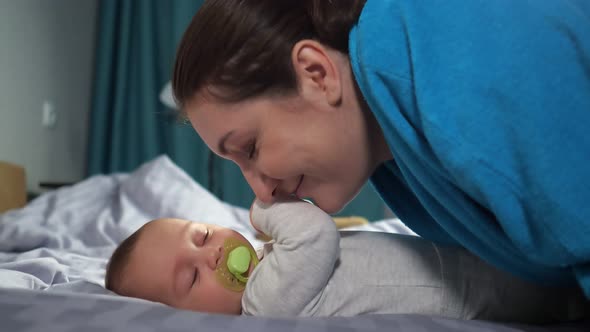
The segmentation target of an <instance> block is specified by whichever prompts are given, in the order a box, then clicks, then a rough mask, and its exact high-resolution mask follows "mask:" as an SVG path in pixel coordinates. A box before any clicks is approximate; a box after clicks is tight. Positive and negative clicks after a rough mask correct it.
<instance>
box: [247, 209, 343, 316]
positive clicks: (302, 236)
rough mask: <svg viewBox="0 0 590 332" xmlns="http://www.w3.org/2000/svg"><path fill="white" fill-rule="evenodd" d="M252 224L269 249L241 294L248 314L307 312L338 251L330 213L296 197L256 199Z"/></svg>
mask: <svg viewBox="0 0 590 332" xmlns="http://www.w3.org/2000/svg"><path fill="white" fill-rule="evenodd" d="M251 218H252V224H253V226H254V227H256V228H257V229H258V230H259V231H261V232H263V233H265V234H267V235H269V236H271V237H272V238H273V239H274V240H275V243H274V244H273V247H272V251H271V252H270V253H269V254H268V255H267V256H265V257H264V258H263V259H262V261H261V262H260V264H259V265H258V266H257V267H256V269H254V271H253V273H252V276H251V277H250V280H249V281H248V284H247V285H246V290H245V292H244V296H243V298H242V310H243V313H244V314H246V315H262V316H269V315H272V316H309V315H312V314H313V312H314V308H315V306H316V304H317V303H318V301H319V300H320V298H321V293H322V290H323V289H324V288H325V287H326V285H327V283H328V280H329V278H330V275H331V274H332V271H333V269H334V264H335V263H336V261H337V259H338V256H339V253H340V247H339V242H340V234H339V232H338V229H337V228H336V225H335V223H334V221H333V220H332V218H331V217H330V216H329V215H328V214H326V213H325V212H323V211H322V210H321V209H319V208H318V207H316V206H314V205H312V204H310V203H307V202H304V201H300V200H291V201H287V202H277V203H274V204H272V205H265V204H263V203H261V202H260V201H258V200H257V201H255V202H254V204H253V206H252V211H251Z"/></svg>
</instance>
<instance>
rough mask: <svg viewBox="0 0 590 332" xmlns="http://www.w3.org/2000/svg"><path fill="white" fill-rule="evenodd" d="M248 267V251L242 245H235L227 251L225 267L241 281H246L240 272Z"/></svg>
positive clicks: (246, 278)
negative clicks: (234, 247) (235, 246)
mask: <svg viewBox="0 0 590 332" xmlns="http://www.w3.org/2000/svg"><path fill="white" fill-rule="evenodd" d="M249 267H250V251H248V248H246V247H244V246H240V247H237V248H236V249H234V250H232V251H231V252H230V253H229V257H228V259H227V268H228V269H229V272H231V274H233V275H234V277H236V278H238V280H239V281H241V282H246V281H248V277H244V276H243V275H242V274H243V273H244V272H246V271H248V268H249Z"/></svg>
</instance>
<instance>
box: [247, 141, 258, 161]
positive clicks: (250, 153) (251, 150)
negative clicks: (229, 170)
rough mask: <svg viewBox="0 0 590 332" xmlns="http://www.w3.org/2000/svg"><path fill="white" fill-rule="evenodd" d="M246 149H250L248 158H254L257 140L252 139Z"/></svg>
mask: <svg viewBox="0 0 590 332" xmlns="http://www.w3.org/2000/svg"><path fill="white" fill-rule="evenodd" d="M246 151H248V160H252V159H253V158H254V156H255V155H256V141H252V142H251V143H250V144H248V148H247V149H246Z"/></svg>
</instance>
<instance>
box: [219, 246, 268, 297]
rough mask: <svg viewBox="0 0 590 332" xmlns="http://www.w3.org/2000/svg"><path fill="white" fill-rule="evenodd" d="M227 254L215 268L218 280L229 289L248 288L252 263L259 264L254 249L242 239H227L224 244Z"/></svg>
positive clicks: (238, 290)
mask: <svg viewBox="0 0 590 332" xmlns="http://www.w3.org/2000/svg"><path fill="white" fill-rule="evenodd" d="M223 249H224V251H223V252H224V253H226V254H225V255H223V260H222V262H221V264H219V266H218V267H217V269H215V274H216V277H217V280H218V281H219V282H220V283H221V285H222V286H223V287H225V288H227V289H229V290H232V291H236V292H240V291H243V290H244V289H245V288H246V282H247V281H248V277H247V276H245V275H244V274H245V273H247V272H248V270H249V268H250V264H253V265H254V267H255V266H256V265H258V257H257V256H256V253H255V252H254V250H253V249H251V248H248V247H247V246H245V245H244V243H243V242H242V241H239V240H236V239H227V240H225V243H224V244H223Z"/></svg>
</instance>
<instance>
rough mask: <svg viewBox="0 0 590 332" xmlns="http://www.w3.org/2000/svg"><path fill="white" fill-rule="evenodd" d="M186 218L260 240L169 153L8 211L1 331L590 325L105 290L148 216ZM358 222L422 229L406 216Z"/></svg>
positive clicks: (0, 275)
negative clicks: (255, 310)
mask: <svg viewBox="0 0 590 332" xmlns="http://www.w3.org/2000/svg"><path fill="white" fill-rule="evenodd" d="M162 216H166V217H178V218H186V219H191V220H198V221H202V222H207V223H216V224H220V225H222V226H226V227H231V228H234V229H236V230H237V231H239V232H241V233H242V234H244V235H245V237H246V238H247V239H248V240H250V241H251V242H252V243H253V244H257V245H261V244H262V243H263V242H262V240H260V239H259V238H258V237H257V236H256V234H255V233H254V231H253V229H252V228H251V227H250V225H249V222H248V211H247V210H245V209H243V208H240V207H236V206H232V205H229V204H226V203H224V202H222V201H220V200H218V199H217V198H216V197H215V196H213V195H212V194H211V193H209V192H208V191H207V190H206V189H204V188H203V187H201V186H200V185H199V184H198V183H196V182H194V181H193V180H192V179H191V178H190V177H189V176H188V175H187V174H186V173H185V172H183V171H182V170H181V169H180V168H178V167H177V166H176V165H175V164H174V163H173V162H172V161H171V160H170V159H169V158H168V157H166V156H160V157H158V158H156V159H154V160H152V161H150V162H147V163H146V164H144V165H143V166H141V167H140V168H138V169H137V170H136V171H134V172H132V173H124V174H123V173H122V174H110V175H102V176H94V177H92V178H89V179H87V180H85V181H82V182H80V183H78V184H76V185H74V186H70V187H64V188H60V189H57V190H54V191H51V192H48V193H45V194H43V195H41V196H39V197H38V198H36V199H35V200H33V201H32V202H30V203H29V204H27V205H26V206H25V207H24V208H19V209H13V210H10V211H8V212H5V213H3V214H0V322H2V323H1V324H0V330H3V331H4V330H6V331H25V330H26V331H37V330H39V331H45V332H49V331H106V330H109V331H136V330H137V331H185V330H186V331H189V330H195V329H198V330H199V331H234V330H240V331H241V330H246V331H263V332H264V331H275V330H283V329H285V330H290V331H357V330H358V331H361V330H362V331H364V330H371V331H392V330H400V331H539V332H541V331H546V332H553V331H590V323H589V322H575V323H569V324H561V325H554V326H526V325H514V324H500V323H490V322H483V321H460V320H452V319H445V318H440V317H433V316H420V315H366V316H358V317H350V318H313V319H310V318H290V319H271V318H261V317H241V316H237V317H234V316H226V315H214V314H205V313H196V312H190V311H183V310H178V309H174V308H170V307H167V306H165V305H162V304H159V303H153V302H149V301H144V300H139V299H132V298H126V297H121V296H118V295H115V294H113V293H111V292H109V291H107V290H106V289H105V288H104V280H103V278H104V272H105V266H106V263H107V260H108V257H109V256H110V254H111V253H112V251H113V250H114V249H115V247H116V245H117V244H118V243H119V242H120V241H122V240H123V239H124V238H126V237H127V236H128V235H129V234H131V233H132V232H133V231H134V230H136V229H137V228H139V227H140V226H141V225H143V224H144V223H145V222H147V221H149V220H151V219H154V218H157V217H162ZM353 229H365V230H369V231H384V232H395V233H403V234H413V233H412V232H411V231H410V230H409V229H407V228H406V227H405V226H404V225H403V224H402V223H401V222H400V221H399V220H397V219H386V220H381V221H377V222H374V223H371V224H368V225H360V226H356V227H353Z"/></svg>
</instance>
